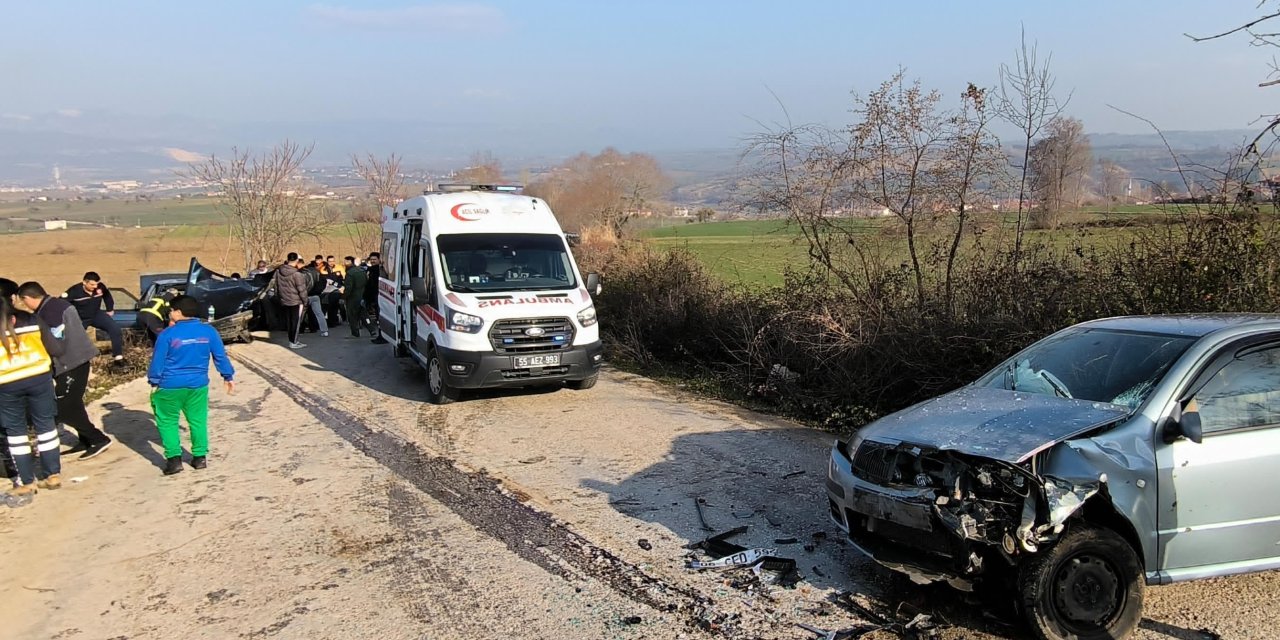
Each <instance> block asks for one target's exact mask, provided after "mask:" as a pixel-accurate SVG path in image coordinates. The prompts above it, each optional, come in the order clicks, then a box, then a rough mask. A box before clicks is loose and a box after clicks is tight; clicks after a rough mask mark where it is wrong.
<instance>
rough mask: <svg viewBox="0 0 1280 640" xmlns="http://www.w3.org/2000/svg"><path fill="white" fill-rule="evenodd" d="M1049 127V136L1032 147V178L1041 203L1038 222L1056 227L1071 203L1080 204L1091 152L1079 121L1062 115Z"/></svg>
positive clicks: (1043, 225) (1051, 227)
mask: <svg viewBox="0 0 1280 640" xmlns="http://www.w3.org/2000/svg"><path fill="white" fill-rule="evenodd" d="M1048 129H1049V130H1048V135H1046V136H1045V137H1044V138H1041V139H1040V140H1037V141H1036V143H1035V144H1034V145H1032V146H1031V158H1030V159H1031V175H1030V180H1031V187H1032V191H1033V193H1034V195H1035V198H1036V200H1037V202H1038V204H1039V207H1038V208H1037V209H1036V211H1035V214H1036V223H1037V224H1038V225H1039V226H1040V227H1042V228H1047V229H1056V228H1057V227H1058V225H1059V224H1060V223H1061V221H1062V213H1063V211H1065V210H1066V209H1067V208H1068V206H1073V207H1079V206H1080V198H1081V197H1082V194H1083V193H1084V187H1085V180H1086V179H1087V178H1088V175H1089V166H1090V164H1092V151H1091V149H1090V146H1089V139H1088V138H1086V137H1085V135H1084V123H1082V122H1080V121H1079V120H1077V119H1075V118H1067V117H1059V118H1056V119H1054V121H1053V122H1050V123H1049V127H1048Z"/></svg>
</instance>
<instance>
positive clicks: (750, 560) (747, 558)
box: [689, 549, 778, 570]
mask: <svg viewBox="0 0 1280 640" xmlns="http://www.w3.org/2000/svg"><path fill="white" fill-rule="evenodd" d="M777 552H778V550H777V549H743V550H742V551H738V552H735V553H733V554H731V555H727V556H724V557H723V558H717V559H715V560H710V561H706V562H703V561H701V560H691V561H689V568H690V569H698V570H702V569H728V568H731V567H750V566H752V565H755V564H756V563H758V562H760V561H761V560H763V559H765V558H769V557H772V556H773V554H775V553H777Z"/></svg>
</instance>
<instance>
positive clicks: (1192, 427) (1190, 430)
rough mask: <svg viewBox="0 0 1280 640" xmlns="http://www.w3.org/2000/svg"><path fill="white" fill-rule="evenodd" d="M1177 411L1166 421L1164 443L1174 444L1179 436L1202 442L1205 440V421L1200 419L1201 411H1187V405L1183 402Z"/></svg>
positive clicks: (1197, 442)
mask: <svg viewBox="0 0 1280 640" xmlns="http://www.w3.org/2000/svg"><path fill="white" fill-rule="evenodd" d="M1188 402H1190V401H1188ZM1176 411H1177V412H1176V413H1175V414H1174V415H1172V416H1169V418H1168V420H1166V421H1165V423H1164V429H1163V431H1164V437H1163V440H1164V443H1165V444H1172V443H1173V442H1174V441H1175V440H1177V439H1178V438H1179V437H1182V438H1186V439H1188V440H1190V441H1192V442H1194V443H1196V444H1200V442H1201V441H1203V440H1204V423H1203V422H1202V421H1201V419H1200V412H1199V411H1187V410H1186V407H1184V406H1183V405H1182V404H1181V403H1179V405H1178V408H1177V410H1176Z"/></svg>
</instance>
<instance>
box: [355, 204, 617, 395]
mask: <svg viewBox="0 0 1280 640" xmlns="http://www.w3.org/2000/svg"><path fill="white" fill-rule="evenodd" d="M520 190H521V188H520V187H519V186H514V185H441V186H440V187H439V188H438V189H437V190H433V191H428V192H426V193H425V194H424V195H421V196H418V197H416V198H412V199H409V200H405V201H404V202H401V203H400V204H398V205H396V207H395V208H394V209H392V208H390V207H384V208H383V223H382V264H383V267H382V271H383V273H382V275H381V277H380V278H379V279H378V282H377V287H378V324H379V331H380V333H381V335H382V337H383V338H384V339H386V340H388V341H390V342H391V343H392V344H393V345H394V346H395V352H396V355H397V356H401V357H412V358H413V359H415V360H417V361H418V363H419V364H421V365H422V367H423V368H425V369H426V371H427V386H428V389H429V391H430V395H431V401H432V402H434V403H436V404H446V403H449V402H452V401H454V400H456V399H457V398H458V397H459V395H460V392H461V391H462V390H463V389H479V388H493V387H525V386H533V385H562V384H563V385H567V386H569V387H570V388H573V389H589V388H591V387H592V386H594V385H595V383H596V374H597V372H598V371H599V369H600V364H601V361H602V360H603V353H602V351H603V350H602V348H601V345H600V327H599V325H597V324H596V310H595V307H594V306H593V305H592V302H591V294H592V293H598V291H599V287H600V278H599V276H598V275H596V274H594V273H592V274H587V277H586V278H583V277H582V274H581V273H580V272H579V271H578V265H577V263H576V262H574V259H573V254H572V253H570V251H569V246H568V243H567V241H566V238H565V234H564V232H563V231H562V230H561V229H560V223H559V222H558V221H557V220H556V217H555V215H554V214H553V213H552V212H551V207H549V206H547V203H546V202H544V201H542V200H540V199H538V198H534V197H530V196H527V195H523V194H522V193H520ZM370 284H371V285H372V284H373V283H372V282H371V283H370Z"/></svg>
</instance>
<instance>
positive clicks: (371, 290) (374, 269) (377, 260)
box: [364, 251, 387, 344]
mask: <svg viewBox="0 0 1280 640" xmlns="http://www.w3.org/2000/svg"><path fill="white" fill-rule="evenodd" d="M365 271H367V272H368V274H369V281H368V283H366V284H365V286H364V306H365V308H366V309H369V310H370V311H371V317H370V325H369V333H372V334H373V343H374V344H386V343H387V341H386V340H384V339H383V338H382V333H381V329H380V328H379V327H378V281H379V279H381V278H382V254H380V253H378V252H377V251H375V252H373V253H370V254H369V267H368V268H367V269H365Z"/></svg>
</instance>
